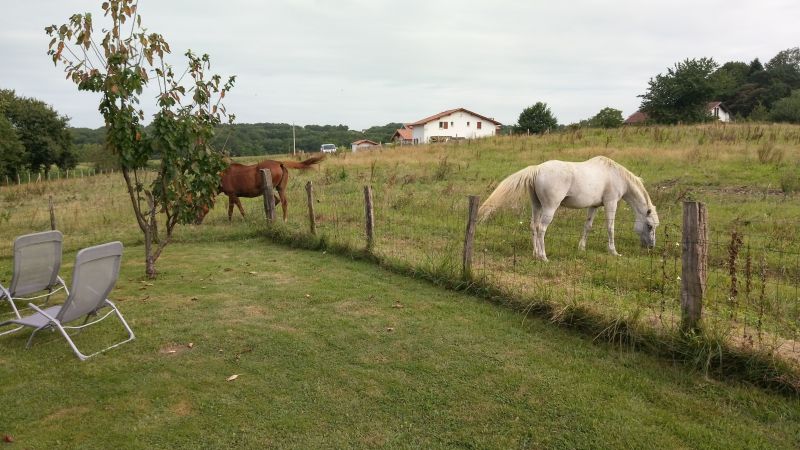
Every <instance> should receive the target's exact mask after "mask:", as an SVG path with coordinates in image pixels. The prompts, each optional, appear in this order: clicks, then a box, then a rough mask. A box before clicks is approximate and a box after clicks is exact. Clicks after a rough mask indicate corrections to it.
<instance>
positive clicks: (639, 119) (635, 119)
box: [622, 111, 648, 125]
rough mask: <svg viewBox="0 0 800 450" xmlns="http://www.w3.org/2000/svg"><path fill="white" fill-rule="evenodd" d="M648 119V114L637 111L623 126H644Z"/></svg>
mask: <svg viewBox="0 0 800 450" xmlns="http://www.w3.org/2000/svg"><path fill="white" fill-rule="evenodd" d="M647 119H648V117H647V113H645V112H641V111H636V112H635V113H633V114H631V115H630V116H628V118H627V119H625V121H624V122H622V124H623V125H642V124H644V123H645V122H647Z"/></svg>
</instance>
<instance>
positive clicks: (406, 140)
mask: <svg viewBox="0 0 800 450" xmlns="http://www.w3.org/2000/svg"><path fill="white" fill-rule="evenodd" d="M392 142H394V143H395V144H399V145H408V144H413V143H414V136H413V131H412V130H411V128H409V127H408V125H403V128H398V129H397V130H396V131H395V132H394V134H393V135H392Z"/></svg>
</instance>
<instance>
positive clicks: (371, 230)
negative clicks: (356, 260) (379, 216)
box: [364, 186, 375, 251]
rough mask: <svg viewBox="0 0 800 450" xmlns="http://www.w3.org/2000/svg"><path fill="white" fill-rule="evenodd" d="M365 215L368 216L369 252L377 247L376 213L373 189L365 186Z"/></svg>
mask: <svg viewBox="0 0 800 450" xmlns="http://www.w3.org/2000/svg"><path fill="white" fill-rule="evenodd" d="M364 215H365V216H366V231H367V251H372V248H373V246H374V245H375V211H374V210H373V209H372V187H371V186H364Z"/></svg>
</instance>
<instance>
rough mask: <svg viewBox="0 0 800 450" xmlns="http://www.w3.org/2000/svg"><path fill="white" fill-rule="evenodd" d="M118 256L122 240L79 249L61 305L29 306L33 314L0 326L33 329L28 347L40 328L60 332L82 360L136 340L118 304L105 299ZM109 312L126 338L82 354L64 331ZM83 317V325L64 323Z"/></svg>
mask: <svg viewBox="0 0 800 450" xmlns="http://www.w3.org/2000/svg"><path fill="white" fill-rule="evenodd" d="M121 259H122V243H121V242H110V243H108V244H103V245H98V246H95V247H89V248H85V249H83V250H81V251H79V252H78V254H77V256H75V268H74V269H73V271H72V284H71V289H70V292H69V295H68V296H67V300H66V301H65V302H64V304H63V305H58V306H51V307H49V308H47V309H41V308H39V307H38V306H36V305H31V309H33V310H35V311H36V312H35V313H34V314H31V315H29V316H25V317H22V318H20V319H13V320H9V321H7V322H3V323H0V326H2V325H6V324H12V323H13V324H17V325H22V326H23V327H30V328H33V329H34V330H33V332H32V333H31V337H30V338H29V339H28V344H27V347H30V346H31V341H32V340H33V337H34V336H35V335H36V333H37V332H38V331H39V330H43V329H47V328H53V329H57V330H58V331H59V332H60V333H61V335H62V336H64V339H66V340H67V343H69V346H70V347H71V348H72V351H73V352H75V355H76V356H77V357H78V358H79V359H81V360H85V359H86V358H90V357H92V356H94V355H97V354H98V353H102V352H104V351H106V350H110V349H112V348H114V347H117V346H119V345H122V344H124V343H126V342H129V341H132V340H133V339H135V336H134V334H133V331H132V330H131V328H130V327H129V326H128V323H127V322H125V318H123V317H122V314H120V312H119V310H118V309H117V307H116V306H115V305H114V304H113V303H112V302H111V301H110V300H108V298H106V297H107V296H108V293H109V292H111V289H113V288H114V284H115V283H116V281H117V277H118V276H119V266H120V260H121ZM105 307H108V308H111V311H109V312H108V313H106V314H105V315H104V316H102V317H100V318H99V319H96V320H93V321H92V322H89V318H90V317H91V316H95V315H97V312H98V311H99V310H100V309H103V308H105ZM112 313H114V314H116V316H117V318H119V320H120V322H122V325H123V326H124V327H125V330H126V331H127V332H128V339H126V340H124V341H122V342H119V343H117V344H114V345H112V346H110V347H107V348H105V349H103V350H100V351H98V352H95V353H92V354H91V355H84V354H83V353H81V352H80V350H78V347H76V346H75V343H74V342H73V341H72V338H71V337H70V335H69V334H68V333H67V330H73V329H81V328H84V327H88V326H89V325H92V324H95V323H97V322H100V321H101V320H103V319H105V318H106V317H108V316H109V315H111V314H112ZM84 317H85V320H84V322H83V324H82V325H79V326H67V325H65V324H66V323H69V322H73V321H75V320H78V319H80V318H84Z"/></svg>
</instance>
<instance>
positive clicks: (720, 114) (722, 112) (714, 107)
mask: <svg viewBox="0 0 800 450" xmlns="http://www.w3.org/2000/svg"><path fill="white" fill-rule="evenodd" d="M707 108H708V113H709V114H711V115H712V116H714V117H716V118H717V119H718V120H719V121H720V122H731V113H730V111H728V108H726V107H725V105H723V104H722V102H710V103H709V104H708V106H707Z"/></svg>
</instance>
